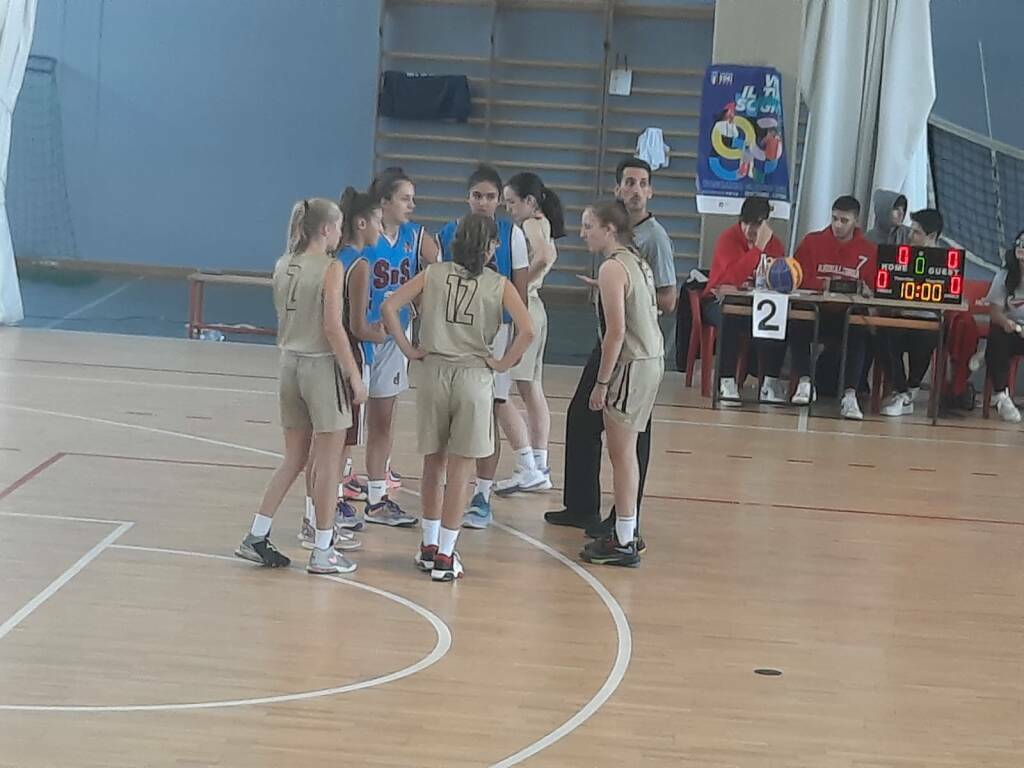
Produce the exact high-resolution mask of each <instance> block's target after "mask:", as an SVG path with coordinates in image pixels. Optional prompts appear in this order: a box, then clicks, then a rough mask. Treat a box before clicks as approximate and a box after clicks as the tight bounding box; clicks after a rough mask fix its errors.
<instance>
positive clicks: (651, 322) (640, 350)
mask: <svg viewBox="0 0 1024 768" xmlns="http://www.w3.org/2000/svg"><path fill="white" fill-rule="evenodd" d="M610 258H612V259H614V260H615V261H617V262H618V263H619V264H621V265H622V266H623V267H624V268H625V270H626V276H627V279H628V281H629V284H628V285H627V286H626V299H625V315H626V336H625V338H624V339H623V341H622V351H621V352H620V353H619V361H620V362H623V363H628V362H630V361H632V360H649V359H651V358H657V357H662V356H664V354H665V340H664V338H662V335H661V327H660V326H659V325H658V303H657V298H656V294H655V290H654V273H653V272H652V271H651V267H650V265H649V264H648V263H647V262H646V261H644V259H643V258H642V257H641V256H640V254H639V253H637V252H636V251H634V250H633V249H631V248H622V249H620V250H618V251H616V252H615V253H614V254H613V255H612V256H611V257H610ZM597 321H598V326H599V331H600V334H601V338H602V339H603V338H604V333H605V318H604V307H602V306H601V297H600V294H598V299H597Z"/></svg>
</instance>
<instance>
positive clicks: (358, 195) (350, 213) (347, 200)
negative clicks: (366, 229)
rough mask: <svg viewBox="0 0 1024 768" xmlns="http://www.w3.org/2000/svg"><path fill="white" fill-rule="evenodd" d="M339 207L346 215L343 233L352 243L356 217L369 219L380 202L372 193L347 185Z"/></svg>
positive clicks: (347, 241)
mask: <svg viewBox="0 0 1024 768" xmlns="http://www.w3.org/2000/svg"><path fill="white" fill-rule="evenodd" d="M338 207H339V208H341V213H342V215H343V216H344V217H345V218H344V224H342V228H341V234H342V237H343V238H344V239H345V242H346V243H350V242H351V241H352V240H353V239H355V236H356V229H357V225H356V219H363V220H364V221H367V220H369V219H370V217H371V216H372V215H373V211H374V209H376V208H380V203H379V202H378V201H377V200H375V199H374V198H373V196H372V195H369V194H364V193H362V192H359V191H358V190H356V188H355V187H345V191H344V192H342V193H341V199H340V200H339V201H338Z"/></svg>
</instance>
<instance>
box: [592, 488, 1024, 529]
mask: <svg viewBox="0 0 1024 768" xmlns="http://www.w3.org/2000/svg"><path fill="white" fill-rule="evenodd" d="M601 495H602V496H611V495H612V494H610V493H605V492H602V494H601ZM644 498H645V499H658V500H659V501H692V502H695V503H697V504H732V505H733V506H739V507H771V508H772V509H792V510H796V511H799V512H832V513H834V514H837V515H865V516H868V517H905V518H909V519H911V520H935V521H939V522H949V523H984V524H988V525H1012V526H1017V527H1024V520H992V519H990V518H985V517H952V516H949V515H920V514H913V513H910V512H873V511H871V510H868V509H843V508H841V507H811V506H807V505H805V504H773V503H770V502H761V501H740V500H739V499H708V498H702V497H700V496H665V495H662V494H656V493H644Z"/></svg>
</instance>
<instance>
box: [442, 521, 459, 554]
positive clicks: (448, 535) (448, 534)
mask: <svg viewBox="0 0 1024 768" xmlns="http://www.w3.org/2000/svg"><path fill="white" fill-rule="evenodd" d="M438 522H440V520H439V521H438ZM458 538H459V532H458V531H457V530H455V531H452V530H449V529H448V528H441V535H440V536H439V539H440V541H439V543H438V545H437V551H438V552H440V553H441V554H442V555H451V553H452V552H454V551H455V540H456V539H458Z"/></svg>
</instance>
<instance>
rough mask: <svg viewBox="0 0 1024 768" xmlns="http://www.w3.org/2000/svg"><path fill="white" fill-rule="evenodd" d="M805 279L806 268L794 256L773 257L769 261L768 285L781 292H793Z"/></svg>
mask: <svg viewBox="0 0 1024 768" xmlns="http://www.w3.org/2000/svg"><path fill="white" fill-rule="evenodd" d="M803 281H804V270H803V267H801V266H800V262H799V261H797V260H796V259H793V258H785V259H771V260H770V261H769V263H768V287H769V288H771V289H772V290H773V291H778V292H779V293H791V292H792V291H795V290H796V289H797V288H799V287H800V283H802V282H803Z"/></svg>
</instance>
